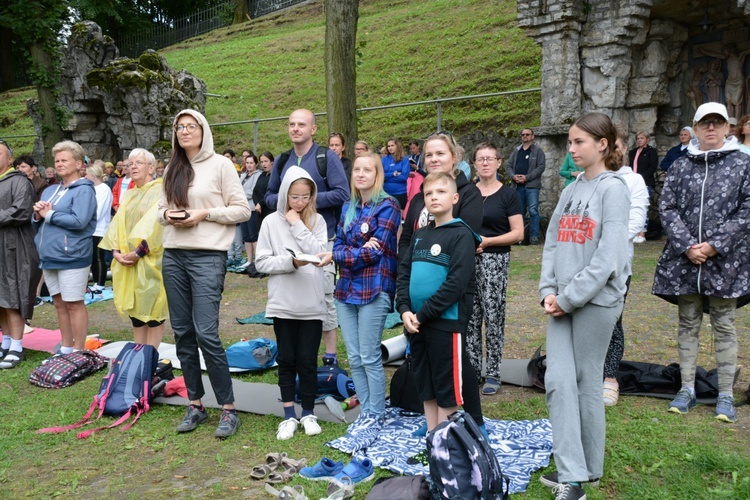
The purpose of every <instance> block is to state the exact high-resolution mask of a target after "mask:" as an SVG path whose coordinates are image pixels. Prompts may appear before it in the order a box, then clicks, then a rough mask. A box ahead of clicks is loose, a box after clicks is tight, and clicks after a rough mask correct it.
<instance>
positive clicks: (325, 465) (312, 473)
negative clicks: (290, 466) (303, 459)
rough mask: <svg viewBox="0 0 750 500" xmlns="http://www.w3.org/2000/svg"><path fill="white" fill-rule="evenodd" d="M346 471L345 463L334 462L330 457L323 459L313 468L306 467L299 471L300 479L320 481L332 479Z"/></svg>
mask: <svg viewBox="0 0 750 500" xmlns="http://www.w3.org/2000/svg"><path fill="white" fill-rule="evenodd" d="M343 469H344V462H334V461H333V460H331V459H330V458H328V457H323V458H321V459H320V462H318V463H317V464H315V465H313V466H312V467H304V468H302V469H301V470H300V471H299V475H300V477H304V478H305V479H311V480H313V481H320V480H325V479H330V478H332V477H334V476H335V475H336V474H338V473H339V472H341V471H342V470H343Z"/></svg>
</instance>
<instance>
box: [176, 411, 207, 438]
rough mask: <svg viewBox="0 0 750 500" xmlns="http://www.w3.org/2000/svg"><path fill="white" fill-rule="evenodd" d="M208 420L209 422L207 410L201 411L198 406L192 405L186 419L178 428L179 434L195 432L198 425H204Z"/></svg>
mask: <svg viewBox="0 0 750 500" xmlns="http://www.w3.org/2000/svg"><path fill="white" fill-rule="evenodd" d="M206 420H208V412H207V411H206V408H203V409H202V410H201V409H200V408H198V407H197V406H193V405H190V406H188V409H187V412H186V413H185V418H183V419H182V422H180V425H178V426H177V432H190V431H194V430H195V429H196V428H197V427H198V424H202V423H203V422H205V421H206Z"/></svg>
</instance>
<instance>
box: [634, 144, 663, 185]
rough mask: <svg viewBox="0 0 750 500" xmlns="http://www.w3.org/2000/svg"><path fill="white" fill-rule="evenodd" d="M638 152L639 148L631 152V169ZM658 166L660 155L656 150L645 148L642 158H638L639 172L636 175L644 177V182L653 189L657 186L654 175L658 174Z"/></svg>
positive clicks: (649, 147)
mask: <svg viewBox="0 0 750 500" xmlns="http://www.w3.org/2000/svg"><path fill="white" fill-rule="evenodd" d="M636 151H638V148H633V149H631V150H630V153H628V156H629V157H630V166H631V167H632V166H633V160H635V153H636ZM658 165H659V155H658V154H657V153H656V149H655V148H652V147H651V146H649V145H646V147H645V148H643V151H641V154H640V156H638V172H636V173H638V174H640V175H641V177H643V180H644V181H646V185H647V186H648V187H650V188H651V189H653V188H654V186H655V185H656V179H655V178H654V174H655V173H656V167H657V166H658ZM633 171H635V169H633Z"/></svg>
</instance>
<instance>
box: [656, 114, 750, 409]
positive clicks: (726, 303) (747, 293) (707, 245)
mask: <svg viewBox="0 0 750 500" xmlns="http://www.w3.org/2000/svg"><path fill="white" fill-rule="evenodd" d="M728 121H729V116H728V114H727V110H726V107H724V105H723V104H719V103H716V102H709V103H705V104H702V105H701V106H700V107H699V108H698V109H697V111H696V112H695V118H694V119H693V130H694V131H695V135H696V138H695V139H693V140H692V141H691V142H690V144H689V145H688V151H687V154H686V155H685V156H683V157H682V158H679V159H677V160H676V161H675V162H674V163H673V164H672V166H671V167H670V169H669V171H668V173H667V180H666V182H665V183H664V190H663V191H662V194H661V198H660V199H659V214H660V216H661V220H662V225H663V226H664V228H666V230H667V244H666V245H665V246H664V251H663V252H662V255H661V257H660V258H659V263H658V265H657V267H656V274H655V276H654V287H653V290H652V291H653V293H654V294H655V295H658V296H659V297H661V298H663V299H665V300H667V301H669V302H672V303H673V304H677V305H678V308H679V309H678V315H679V327H678V333H677V344H678V347H679V354H680V375H681V378H682V389H680V391H679V392H678V393H677V396H676V397H675V399H674V400H673V401H672V402H671V403H670V404H669V407H668V410H669V411H670V412H672V413H687V412H688V411H689V410H690V409H691V408H693V407H694V406H695V405H696V395H695V388H694V385H695V368H696V360H697V357H698V345H699V344H698V334H699V332H700V327H701V320H702V318H703V311H704V308H705V307H706V306H707V307H708V311H709V313H710V315H711V326H712V328H713V331H714V346H715V351H716V364H717V367H718V375H719V397H718V398H717V401H716V412H715V417H716V419H717V420H720V421H723V422H735V421H736V419H737V417H736V414H735V410H734V397H733V393H732V386H733V384H734V373H735V369H736V366H737V331H736V329H735V325H734V318H735V311H736V309H737V307H741V306H743V305H745V304H747V303H748V302H750V251H748V250H749V249H748V248H747V247H748V235H750V155H746V154H744V153H742V152H740V151H739V148H738V144H737V139H736V138H735V137H733V136H732V137H729V138H725V137H726V134H727V132H728V131H729V123H728Z"/></svg>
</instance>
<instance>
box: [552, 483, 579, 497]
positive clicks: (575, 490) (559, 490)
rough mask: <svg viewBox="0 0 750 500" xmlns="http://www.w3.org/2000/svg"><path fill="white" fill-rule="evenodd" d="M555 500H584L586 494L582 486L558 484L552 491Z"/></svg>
mask: <svg viewBox="0 0 750 500" xmlns="http://www.w3.org/2000/svg"><path fill="white" fill-rule="evenodd" d="M552 493H554V495H555V500H586V492H585V491H583V487H582V486H576V485H574V484H570V483H560V484H558V485H557V486H555V487H554V488H553V489H552Z"/></svg>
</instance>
